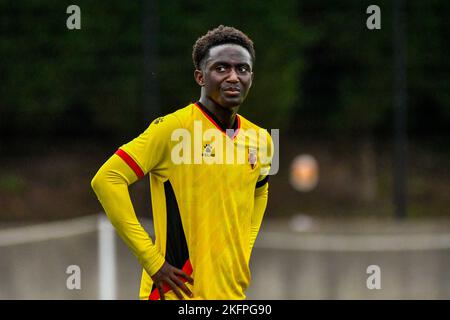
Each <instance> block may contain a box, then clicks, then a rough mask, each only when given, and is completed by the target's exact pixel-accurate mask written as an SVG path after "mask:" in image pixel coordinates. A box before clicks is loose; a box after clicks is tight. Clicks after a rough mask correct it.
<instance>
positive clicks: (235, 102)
mask: <svg viewBox="0 0 450 320" xmlns="http://www.w3.org/2000/svg"><path fill="white" fill-rule="evenodd" d="M242 102H243V100H242V99H241V98H240V97H239V98H236V99H223V100H222V101H221V104H220V105H221V106H222V107H224V108H227V109H231V108H235V107H239V106H240V105H241V104H242Z"/></svg>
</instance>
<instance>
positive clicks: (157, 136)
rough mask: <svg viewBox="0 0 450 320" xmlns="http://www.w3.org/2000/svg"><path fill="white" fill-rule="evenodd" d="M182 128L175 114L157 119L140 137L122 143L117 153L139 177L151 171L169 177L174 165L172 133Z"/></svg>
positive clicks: (162, 176)
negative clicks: (172, 158)
mask: <svg viewBox="0 0 450 320" xmlns="http://www.w3.org/2000/svg"><path fill="white" fill-rule="evenodd" d="M179 128H181V125H180V122H179V120H178V118H177V117H176V116H175V115H174V114H169V115H166V116H164V117H159V118H157V119H155V120H154V121H153V122H152V123H151V124H150V126H149V127H148V128H147V129H146V130H145V131H144V132H143V133H142V134H140V135H139V136H138V137H136V138H135V139H133V140H132V141H130V142H128V143H126V144H124V145H122V146H121V147H120V148H119V150H117V152H116V154H117V155H118V156H119V157H121V158H122V160H123V161H125V162H126V163H127V164H128V166H129V167H130V168H131V169H133V171H134V172H135V174H136V176H137V177H138V178H141V177H143V176H144V175H146V174H147V173H149V172H151V173H152V174H155V175H156V176H159V177H161V178H167V177H168V176H169V174H170V168H171V167H172V164H173V162H172V160H171V150H172V145H173V142H172V139H171V136H172V133H173V132H174V130H176V129H179Z"/></svg>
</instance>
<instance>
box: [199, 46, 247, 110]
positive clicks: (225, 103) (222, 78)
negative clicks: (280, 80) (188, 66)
mask: <svg viewBox="0 0 450 320" xmlns="http://www.w3.org/2000/svg"><path fill="white" fill-rule="evenodd" d="M252 65H253V63H252V58H251V56H250V53H249V52H248V51H247V49H245V48H244V47H242V46H239V45H235V44H223V45H219V46H215V47H212V48H211V49H209V54H208V55H207V56H206V58H205V60H204V61H203V62H202V65H201V69H202V70H201V71H200V70H196V72H195V78H196V80H197V83H198V84H199V85H201V86H202V87H203V88H204V93H205V94H206V96H207V97H208V98H210V99H211V100H213V101H214V102H215V103H217V104H219V105H221V106H222V107H225V108H231V107H236V106H239V105H240V104H242V102H243V101H244V100H245V97H246V96H247V93H248V91H249V89H250V87H251V85H252V80H253V72H252Z"/></svg>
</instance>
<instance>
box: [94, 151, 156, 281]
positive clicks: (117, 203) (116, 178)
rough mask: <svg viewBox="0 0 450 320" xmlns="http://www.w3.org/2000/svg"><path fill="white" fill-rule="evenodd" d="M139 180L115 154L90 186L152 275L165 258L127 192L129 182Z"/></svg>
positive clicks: (123, 238)
mask: <svg viewBox="0 0 450 320" xmlns="http://www.w3.org/2000/svg"><path fill="white" fill-rule="evenodd" d="M136 179H137V177H136V175H135V173H134V172H133V171H132V170H131V169H130V168H129V167H128V166H127V164H125V163H124V162H123V160H122V159H121V158H120V157H118V156H117V155H113V156H112V157H111V158H110V159H108V161H107V162H106V163H105V164H104V165H103V166H102V167H101V168H100V169H99V171H98V172H97V174H96V175H95V177H94V178H93V179H92V182H91V185H92V188H93V189H94V191H95V193H96V195H97V198H98V200H99V201H100V203H101V204H102V206H103V209H104V210H105V212H106V215H107V216H108V218H109V220H110V221H111V223H112V225H113V226H114V228H115V229H116V231H117V233H118V234H119V236H120V237H121V238H122V240H123V241H124V242H125V243H126V244H127V246H128V247H129V248H130V249H131V250H132V252H133V253H134V255H135V256H136V257H137V258H138V260H139V262H140V264H141V265H142V266H143V267H144V269H145V270H146V271H147V273H148V274H149V275H153V274H155V273H156V272H157V271H158V270H159V269H160V268H161V266H162V265H163V264H164V257H163V256H162V255H161V254H160V253H159V252H158V250H157V248H156V247H155V245H154V244H153V242H152V240H151V238H150V237H149V235H148V233H147V232H146V231H145V230H144V228H143V227H142V225H141V224H140V223H139V221H138V219H137V217H136V214H135V211H134V208H133V204H132V202H131V199H130V194H129V191H128V185H129V184H131V183H133V182H135V181H136Z"/></svg>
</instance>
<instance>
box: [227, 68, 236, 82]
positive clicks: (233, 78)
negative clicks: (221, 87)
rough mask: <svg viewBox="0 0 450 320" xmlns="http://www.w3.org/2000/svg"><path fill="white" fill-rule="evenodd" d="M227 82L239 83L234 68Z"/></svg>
mask: <svg viewBox="0 0 450 320" xmlns="http://www.w3.org/2000/svg"><path fill="white" fill-rule="evenodd" d="M227 81H228V82H239V77H238V75H237V72H236V71H235V70H234V69H233V68H232V69H231V71H230V74H229V76H228V78H227Z"/></svg>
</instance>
